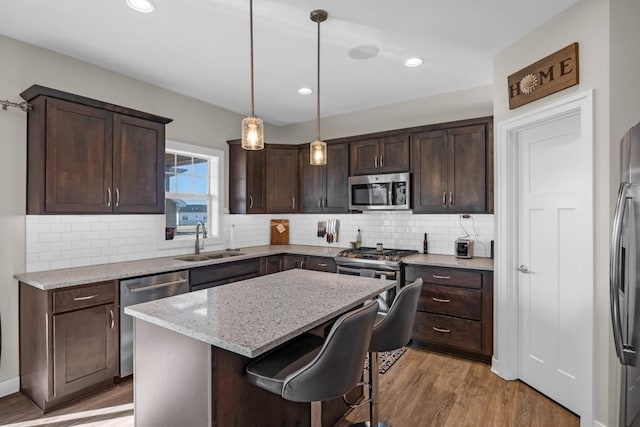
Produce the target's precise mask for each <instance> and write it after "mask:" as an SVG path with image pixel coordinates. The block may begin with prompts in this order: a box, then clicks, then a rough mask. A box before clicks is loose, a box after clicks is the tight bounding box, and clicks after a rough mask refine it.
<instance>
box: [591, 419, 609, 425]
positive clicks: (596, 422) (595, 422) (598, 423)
mask: <svg viewBox="0 0 640 427" xmlns="http://www.w3.org/2000/svg"><path fill="white" fill-rule="evenodd" d="M593 427H607V426H606V425H605V424H602V423H601V422H600V421H598V420H593Z"/></svg>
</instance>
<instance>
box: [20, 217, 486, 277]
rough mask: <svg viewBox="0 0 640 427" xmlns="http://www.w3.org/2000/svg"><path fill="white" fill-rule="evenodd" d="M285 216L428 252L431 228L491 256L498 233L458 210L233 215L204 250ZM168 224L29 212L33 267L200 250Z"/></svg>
mask: <svg viewBox="0 0 640 427" xmlns="http://www.w3.org/2000/svg"><path fill="white" fill-rule="evenodd" d="M284 218H286V219H289V223H290V234H289V241H290V243H292V244H302V245H314V246H330V247H348V246H349V242H350V241H354V240H355V236H356V232H357V229H358V228H360V229H361V232H362V239H363V245H365V246H375V244H376V243H378V242H381V243H383V244H384V246H386V247H389V248H392V247H393V248H403V249H414V250H418V251H422V239H423V236H424V233H428V235H429V252H430V253H438V254H453V253H454V240H455V239H456V238H459V237H463V236H465V235H466V234H467V233H468V234H469V235H470V236H471V238H473V239H474V240H475V241H476V243H475V255H476V256H488V255H489V251H490V249H489V248H490V244H489V242H490V241H491V240H492V239H493V235H494V234H493V233H494V231H493V230H494V224H493V215H472V216H471V218H464V219H461V218H460V216H459V215H431V214H426V215H422V214H415V215H414V214H412V213H409V212H366V213H363V214H350V215H348V214H342V215H330V214H326V215H320V214H304V215H303V214H295V215H293V214H292V215H285V214H278V215H229V214H226V215H223V221H222V235H223V238H224V244H223V245H217V244H214V243H211V242H209V241H208V239H207V241H205V243H206V249H205V250H216V249H221V248H227V247H233V248H242V247H246V246H256V245H266V244H269V235H270V221H271V219H284ZM327 219H338V220H339V221H340V231H339V241H338V242H334V243H333V244H328V243H327V241H326V239H323V238H318V237H317V235H316V230H317V222H318V221H326V220H327ZM461 225H462V226H464V229H466V232H465V230H463V228H462V226H461ZM232 226H233V227H232ZM163 227H164V216H163V215H42V216H37V215H28V216H27V217H26V252H27V271H40V270H49V269H54V268H66V267H72V266H73V267H78V266H85V265H93V264H102V263H106V262H120V261H128V260H136V259H143V258H152V257H161V256H176V255H181V254H185V253H190V252H192V251H193V246H192V245H186V246H184V247H170V246H167V245H165V244H163V245H161V244H160V242H164V239H163V237H164V236H163V232H162V230H163ZM474 227H475V228H474ZM232 229H233V232H232V231H231V230H232Z"/></svg>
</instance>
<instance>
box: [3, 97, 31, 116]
mask: <svg viewBox="0 0 640 427" xmlns="http://www.w3.org/2000/svg"><path fill="white" fill-rule="evenodd" d="M0 105H2V109H3V110H4V111H7V107H13V108H19V109H21V110H22V111H24V112H25V113H26V112H27V111H31V110H32V109H33V107H31V104H29V103H28V102H20V103H18V102H11V101H9V100H8V99H6V100H4V101H3V100H0Z"/></svg>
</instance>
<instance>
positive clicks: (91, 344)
mask: <svg viewBox="0 0 640 427" xmlns="http://www.w3.org/2000/svg"><path fill="white" fill-rule="evenodd" d="M117 321H118V319H117V315H116V313H115V308H114V305H113V304H106V305H99V306H97V307H92V308H87V309H83V310H78V311H72V312H69V313H64V314H58V315H54V316H53V393H54V397H55V398H58V397H62V396H64V395H67V394H69V393H73V392H75V391H78V390H81V389H83V388H85V387H89V386H91V385H93V384H97V383H99V382H101V381H104V380H108V379H110V378H113V377H114V376H116V375H117V343H118V325H117Z"/></svg>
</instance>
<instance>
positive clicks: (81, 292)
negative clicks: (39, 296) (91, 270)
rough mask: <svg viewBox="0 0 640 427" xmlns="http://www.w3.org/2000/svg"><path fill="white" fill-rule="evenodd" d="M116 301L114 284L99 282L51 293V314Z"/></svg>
mask: <svg viewBox="0 0 640 427" xmlns="http://www.w3.org/2000/svg"><path fill="white" fill-rule="evenodd" d="M115 300H116V282H101V283H96V284H93V285H86V286H78V287H75V288H71V289H64V290H59V291H54V292H53V312H54V314H55V313H61V312H64V311H71V310H78V309H80V308H85V307H93V306H94V305H100V304H108V303H112V302H114V301H115Z"/></svg>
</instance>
